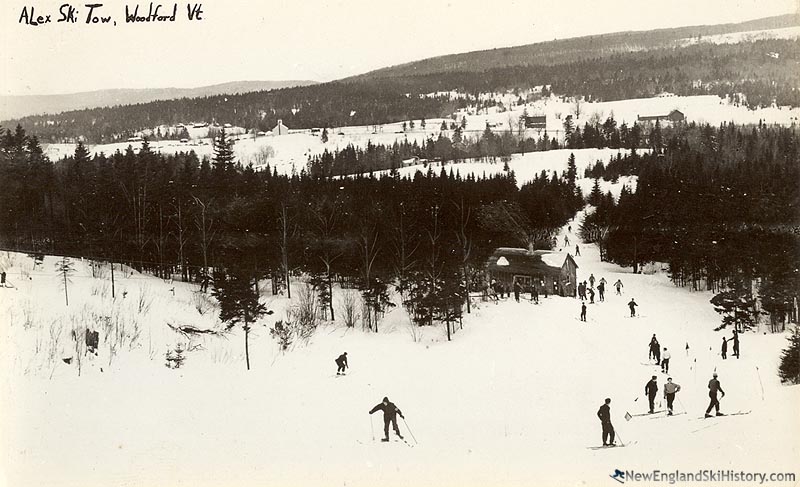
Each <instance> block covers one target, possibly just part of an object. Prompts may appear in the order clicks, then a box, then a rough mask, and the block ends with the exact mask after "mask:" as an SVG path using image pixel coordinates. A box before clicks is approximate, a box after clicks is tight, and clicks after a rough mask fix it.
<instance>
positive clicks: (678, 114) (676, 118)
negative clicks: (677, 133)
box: [637, 110, 686, 123]
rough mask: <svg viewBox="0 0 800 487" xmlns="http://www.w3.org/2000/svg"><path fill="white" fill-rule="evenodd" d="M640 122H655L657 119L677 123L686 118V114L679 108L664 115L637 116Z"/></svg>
mask: <svg viewBox="0 0 800 487" xmlns="http://www.w3.org/2000/svg"><path fill="white" fill-rule="evenodd" d="M637 118H638V120H639V121H640V122H649V123H656V121H657V120H660V121H662V122H670V123H677V122H683V121H684V120H686V115H684V114H683V112H682V111H680V110H672V111H671V112H669V113H668V114H666V115H644V116H641V115H640V116H638V117H637Z"/></svg>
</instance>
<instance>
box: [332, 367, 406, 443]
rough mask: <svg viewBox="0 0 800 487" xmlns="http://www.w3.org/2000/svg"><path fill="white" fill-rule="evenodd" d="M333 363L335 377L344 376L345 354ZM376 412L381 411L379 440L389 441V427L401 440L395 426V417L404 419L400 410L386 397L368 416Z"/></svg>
mask: <svg viewBox="0 0 800 487" xmlns="http://www.w3.org/2000/svg"><path fill="white" fill-rule="evenodd" d="M334 362H335V363H336V375H346V374H345V371H346V370H347V369H348V368H349V367H350V366H349V365H348V364H347V352H344V353H342V354H341V355H339V356H338V357H336V360H334ZM377 411H383V435H384V437H383V438H382V439H381V441H389V426H391V427H392V429H393V430H394V433H395V434H396V435H397V436H398V437H399V438H400V439H401V440H402V439H403V435H401V434H400V428H399V427H398V426H397V416H400V417H401V418H403V419H405V416H403V413H402V412H401V411H400V408H398V407H397V406H396V405H395V404H394V403H393V402H391V401H389V398H388V397H384V398H383V400H382V401H381V402H380V403H378V404H377V405H376V406H375V407H374V408H372V409H370V410H369V414H372V413H375V412H377Z"/></svg>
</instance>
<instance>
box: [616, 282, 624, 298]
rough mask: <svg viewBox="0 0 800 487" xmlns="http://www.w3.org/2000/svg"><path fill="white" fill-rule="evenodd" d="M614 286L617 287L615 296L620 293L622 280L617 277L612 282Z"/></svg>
mask: <svg viewBox="0 0 800 487" xmlns="http://www.w3.org/2000/svg"><path fill="white" fill-rule="evenodd" d="M614 287H615V288H617V296H619V295H621V294H622V287H623V286H622V281H621V280H619V279H617V282H615V283H614Z"/></svg>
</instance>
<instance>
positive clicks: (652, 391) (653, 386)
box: [644, 376, 658, 414]
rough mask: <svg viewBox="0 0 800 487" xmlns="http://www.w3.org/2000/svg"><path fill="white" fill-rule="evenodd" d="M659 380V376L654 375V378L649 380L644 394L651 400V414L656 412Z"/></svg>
mask: <svg viewBox="0 0 800 487" xmlns="http://www.w3.org/2000/svg"><path fill="white" fill-rule="evenodd" d="M657 380H658V378H657V377H656V376H653V378H652V379H650V380H649V381H648V382H647V385H645V386H644V395H645V396H647V399H648V400H649V401H650V414H653V413H654V412H655V402H656V394H657V393H658V384H657V383H656V381H657Z"/></svg>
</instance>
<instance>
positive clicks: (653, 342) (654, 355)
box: [648, 333, 661, 360]
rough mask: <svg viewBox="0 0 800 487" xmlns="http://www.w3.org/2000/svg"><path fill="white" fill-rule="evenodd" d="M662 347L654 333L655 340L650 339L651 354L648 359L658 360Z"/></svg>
mask: <svg viewBox="0 0 800 487" xmlns="http://www.w3.org/2000/svg"><path fill="white" fill-rule="evenodd" d="M660 346H661V345H659V343H658V338H656V334H655V333H653V338H651V339H650V354H649V355H648V357H649V358H650V359H651V360H652V359H657V357H658V350H659V347H660Z"/></svg>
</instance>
